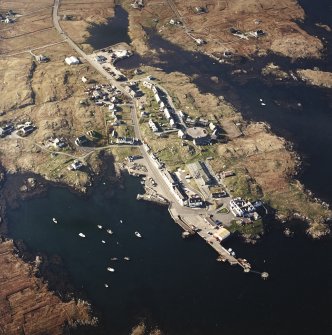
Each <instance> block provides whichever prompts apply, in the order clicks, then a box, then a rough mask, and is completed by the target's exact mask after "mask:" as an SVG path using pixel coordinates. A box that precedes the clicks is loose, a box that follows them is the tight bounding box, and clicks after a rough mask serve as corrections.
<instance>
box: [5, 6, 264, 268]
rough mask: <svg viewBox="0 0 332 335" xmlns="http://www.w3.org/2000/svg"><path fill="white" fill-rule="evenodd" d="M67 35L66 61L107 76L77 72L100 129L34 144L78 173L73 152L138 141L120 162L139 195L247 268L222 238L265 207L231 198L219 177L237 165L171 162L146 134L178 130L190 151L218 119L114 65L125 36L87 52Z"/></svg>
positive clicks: (10, 133) (14, 127) (214, 135)
mask: <svg viewBox="0 0 332 335" xmlns="http://www.w3.org/2000/svg"><path fill="white" fill-rule="evenodd" d="M54 13H56V11H55V12H54ZM57 19H58V17H56V16H54V17H53V20H54V23H55V27H56V28H57V30H58V31H59V32H60V33H62V34H64V32H63V31H62V29H61V27H60V26H59V25H58V24H57ZM66 40H67V42H68V43H69V44H70V45H71V46H72V47H73V48H74V49H75V51H77V54H78V55H68V56H67V57H65V58H64V63H65V64H66V66H68V67H72V66H74V67H75V66H80V64H82V63H88V64H90V65H92V66H93V67H94V68H95V69H96V70H97V71H98V72H99V73H100V74H102V75H103V77H104V78H105V79H107V81H105V82H104V83H98V82H96V81H95V79H94V78H88V77H86V76H82V77H81V82H82V84H83V85H84V87H85V95H86V97H85V98H84V99H81V100H80V102H79V103H80V105H83V106H86V105H95V106H96V108H97V111H98V113H99V112H100V113H102V115H103V116H104V120H105V122H104V123H105V129H104V130H103V131H100V130H99V129H93V128H91V129H89V130H87V131H86V132H82V133H80V134H79V133H78V134H77V136H76V137H74V138H64V137H62V136H53V137H51V138H47V139H45V140H44V141H43V142H42V143H37V145H38V146H39V147H40V148H42V149H43V150H47V151H49V152H50V154H51V155H59V154H62V153H66V154H68V155H70V157H71V160H69V161H67V163H66V166H64V167H63V169H65V170H67V171H68V170H69V171H72V173H76V174H79V173H80V171H87V169H88V168H89V167H88V166H87V164H88V163H87V162H86V161H84V159H80V158H79V156H77V155H75V152H77V153H80V154H83V156H84V154H89V153H92V152H94V151H95V150H100V148H103V149H106V148H112V147H115V146H116V147H119V148H121V147H133V148H136V149H137V150H138V152H139V153H140V154H138V155H133V156H129V157H128V160H127V162H126V164H125V167H126V168H127V169H128V172H129V173H130V174H133V175H137V176H141V177H142V183H144V186H145V190H146V194H145V195H138V199H145V200H151V201H156V202H157V203H161V204H164V205H167V206H168V209H169V212H170V215H171V216H172V218H173V219H174V221H175V222H176V223H178V224H179V226H180V227H182V229H183V230H184V232H183V237H190V236H192V235H194V234H198V235H199V236H200V237H201V238H203V240H204V241H206V242H207V243H208V244H209V245H210V246H211V247H213V248H214V249H215V250H216V252H217V254H218V260H221V261H228V262H229V263H230V264H232V265H239V266H241V267H242V268H243V270H244V271H245V272H249V271H250V269H251V265H250V264H249V262H247V261H246V260H243V259H241V258H237V257H236V254H235V252H234V251H233V250H231V249H229V250H227V249H225V248H224V247H223V246H222V242H223V241H224V240H225V239H227V238H228V237H229V236H230V235H231V232H233V231H236V230H237V228H236V227H241V226H250V225H254V224H257V223H258V224H259V225H260V226H262V220H261V216H260V214H259V213H262V208H264V206H263V204H262V203H261V202H260V201H254V202H250V201H249V200H248V199H242V198H238V197H235V198H233V197H232V194H231V190H229V189H227V187H226V185H225V183H224V180H225V179H226V178H228V177H231V176H233V175H234V172H233V171H228V170H225V171H223V172H222V173H221V174H215V172H214V171H213V169H212V167H211V165H210V163H209V162H210V161H211V160H213V159H214V157H213V156H209V157H206V155H200V154H199V155H197V159H196V160H194V161H190V162H189V161H188V163H186V164H183V165H182V166H180V167H178V168H177V169H176V170H174V169H173V168H172V167H170V166H169V163H168V162H164V161H163V159H162V158H161V157H159V153H158V150H154V149H152V147H151V145H150V141H149V139H150V138H152V137H154V138H167V137H168V136H173V137H174V136H175V137H176V138H177V139H178V140H179V141H180V143H181V144H180V145H181V146H183V147H186V148H188V151H189V152H191V151H192V152H196V151H197V152H199V153H202V152H204V151H206V149H204V148H209V147H213V145H215V144H218V143H223V141H225V138H224V136H223V131H222V128H221V126H220V125H219V124H218V122H216V121H215V120H209V119H207V118H203V117H195V116H193V115H190V113H188V112H187V111H186V112H184V110H183V109H182V108H178V106H177V107H176V106H175V102H174V101H173V100H172V97H171V96H170V95H169V93H168V92H167V90H166V89H165V88H164V87H163V86H162V85H160V83H158V79H157V78H154V77H153V76H151V75H149V74H148V73H144V71H142V70H141V69H139V68H138V69H136V70H135V75H136V76H134V77H133V78H130V79H128V78H127V76H126V75H124V74H123V73H122V72H121V71H120V70H119V68H117V67H116V66H115V63H116V62H117V61H119V60H121V59H124V58H127V57H130V56H131V55H132V54H133V53H132V51H131V50H130V47H129V46H128V45H126V44H125V43H119V44H118V45H114V46H110V47H107V48H104V49H101V50H96V51H94V52H93V53H92V54H90V55H88V54H85V53H84V52H83V51H82V50H81V49H79V48H78V47H77V46H76V45H75V43H74V42H73V41H72V40H70V39H69V37H67V39H66ZM35 59H36V60H37V61H38V60H39V62H41V63H42V62H44V60H45V59H47V61H50V62H52V59H48V57H46V56H44V55H40V56H38V59H37V58H36V57H35ZM36 132H38V129H37V127H35V126H34V124H33V123H32V122H31V120H25V122H24V123H22V124H14V123H13V122H12V123H10V122H7V123H5V124H1V125H0V134H1V137H8V138H13V139H17V138H29V137H30V136H31V135H32V139H31V141H32V142H33V133H36ZM75 156H76V157H75Z"/></svg>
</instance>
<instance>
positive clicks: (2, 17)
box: [0, 9, 17, 23]
mask: <svg viewBox="0 0 332 335" xmlns="http://www.w3.org/2000/svg"><path fill="white" fill-rule="evenodd" d="M16 15H17V14H16V13H15V12H14V11H13V10H11V9H9V10H8V12H6V13H0V21H1V22H3V23H14V22H15V20H16Z"/></svg>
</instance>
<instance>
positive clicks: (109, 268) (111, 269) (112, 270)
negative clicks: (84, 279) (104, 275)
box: [107, 266, 115, 272]
mask: <svg viewBox="0 0 332 335" xmlns="http://www.w3.org/2000/svg"><path fill="white" fill-rule="evenodd" d="M107 271H109V272H114V271H115V270H114V269H113V268H111V267H110V266H109V267H108V268H107Z"/></svg>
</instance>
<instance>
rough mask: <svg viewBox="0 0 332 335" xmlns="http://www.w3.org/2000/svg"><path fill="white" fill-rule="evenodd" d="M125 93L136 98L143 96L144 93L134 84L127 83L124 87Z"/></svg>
mask: <svg viewBox="0 0 332 335" xmlns="http://www.w3.org/2000/svg"><path fill="white" fill-rule="evenodd" d="M125 91H126V92H127V93H128V94H129V95H130V96H131V97H132V98H137V97H141V96H143V95H144V93H143V92H142V91H141V90H140V89H139V87H138V85H137V83H136V82H133V81H131V82H129V83H128V85H126V86H125Z"/></svg>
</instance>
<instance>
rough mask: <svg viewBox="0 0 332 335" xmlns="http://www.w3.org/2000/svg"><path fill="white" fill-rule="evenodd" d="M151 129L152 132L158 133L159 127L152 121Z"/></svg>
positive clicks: (150, 121)
mask: <svg viewBox="0 0 332 335" xmlns="http://www.w3.org/2000/svg"><path fill="white" fill-rule="evenodd" d="M149 127H150V128H151V130H152V131H153V132H154V133H156V132H158V127H157V125H156V124H155V123H154V122H153V121H152V119H150V120H149Z"/></svg>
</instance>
